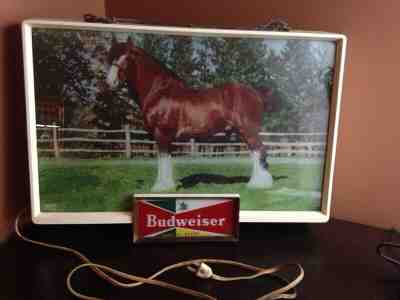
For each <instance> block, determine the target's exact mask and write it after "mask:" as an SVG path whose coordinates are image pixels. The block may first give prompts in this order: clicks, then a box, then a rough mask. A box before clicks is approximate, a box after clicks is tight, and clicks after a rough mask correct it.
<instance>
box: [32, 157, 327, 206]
mask: <svg viewBox="0 0 400 300" xmlns="http://www.w3.org/2000/svg"><path fill="white" fill-rule="evenodd" d="M270 171H271V173H272V174H273V175H274V176H287V178H283V179H279V180H276V181H275V182H274V185H273V187H272V188H271V189H248V188H247V187H246V183H235V184H203V183H200V184H198V185H196V186H194V187H193V188H190V189H180V190H177V191H170V192H174V193H239V194H240V197H241V200H240V201H241V202H240V205H241V209H242V210H271V211H272V210H292V211H304V210H319V209H320V193H319V191H320V190H321V178H322V166H321V164H320V163H315V162H314V163H301V164H297V163H290V162H282V163H273V164H271V165H270ZM156 172H157V165H156V161H154V160H147V161H146V160H141V161H139V160H133V159H132V160H94V159H92V160H90V159H87V160H84V159H75V160H72V159H69V160H68V159H59V160H55V159H40V160H39V173H40V174H39V177H40V179H39V181H40V197H41V210H42V211H45V212H60V211H62V212H88V211H123V210H129V209H131V201H132V198H131V196H132V194H133V193H148V192H150V188H151V186H152V184H153V182H154V180H155V178H156ZM196 173H213V174H221V175H225V176H249V175H250V173H251V164H250V160H249V159H245V158H237V159H234V158H230V159H218V160H216V159H202V160H201V161H190V160H188V159H185V160H183V159H180V160H179V159H178V160H175V161H174V176H175V179H176V180H178V179H179V178H183V177H185V176H188V175H191V174H196Z"/></svg>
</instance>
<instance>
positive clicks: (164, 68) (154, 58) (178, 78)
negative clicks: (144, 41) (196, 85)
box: [138, 48, 186, 85]
mask: <svg viewBox="0 0 400 300" xmlns="http://www.w3.org/2000/svg"><path fill="white" fill-rule="evenodd" d="M138 49H140V52H141V55H142V56H143V57H145V58H147V59H150V60H151V61H153V63H154V64H156V65H158V66H159V67H160V68H161V70H162V71H163V72H164V73H166V74H167V75H169V76H170V77H172V78H173V79H175V80H176V81H180V82H182V83H183V84H185V85H186V82H185V80H184V79H182V78H181V77H180V76H179V75H178V74H176V73H175V72H174V71H172V70H171V69H170V68H168V67H167V66H166V65H165V63H163V62H162V61H160V60H159V59H158V58H156V57H154V56H153V55H150V54H148V53H147V52H146V51H145V50H144V49H142V48H138Z"/></svg>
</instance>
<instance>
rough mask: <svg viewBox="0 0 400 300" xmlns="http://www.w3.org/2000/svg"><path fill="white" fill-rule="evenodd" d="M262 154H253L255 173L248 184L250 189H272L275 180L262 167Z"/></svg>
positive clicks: (254, 152)
mask: <svg viewBox="0 0 400 300" xmlns="http://www.w3.org/2000/svg"><path fill="white" fill-rule="evenodd" d="M260 157H261V154H260V152H259V151H252V152H251V159H252V161H253V171H252V174H251V177H250V181H249V182H248V183H247V186H248V187H249V188H270V187H272V183H273V178H272V176H271V174H270V173H269V172H268V170H266V169H265V168H264V166H262V164H261V162H260Z"/></svg>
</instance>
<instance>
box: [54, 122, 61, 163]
mask: <svg viewBox="0 0 400 300" xmlns="http://www.w3.org/2000/svg"><path fill="white" fill-rule="evenodd" d="M53 149H54V157H55V158H59V157H60V149H59V147H58V139H57V125H56V124H55V123H53Z"/></svg>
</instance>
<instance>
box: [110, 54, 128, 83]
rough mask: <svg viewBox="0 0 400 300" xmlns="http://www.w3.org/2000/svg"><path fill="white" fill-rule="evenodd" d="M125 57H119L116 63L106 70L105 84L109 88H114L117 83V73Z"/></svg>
mask: <svg viewBox="0 0 400 300" xmlns="http://www.w3.org/2000/svg"><path fill="white" fill-rule="evenodd" d="M125 59H126V55H121V57H120V58H119V59H118V61H117V62H116V63H113V64H112V65H111V67H110V69H109V70H108V74H107V78H106V82H107V84H108V85H109V86H110V87H111V88H115V87H116V86H117V85H118V83H119V78H118V71H119V69H120V68H122V66H123V64H124V63H125Z"/></svg>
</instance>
